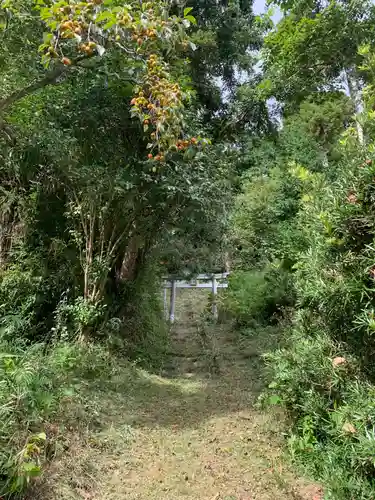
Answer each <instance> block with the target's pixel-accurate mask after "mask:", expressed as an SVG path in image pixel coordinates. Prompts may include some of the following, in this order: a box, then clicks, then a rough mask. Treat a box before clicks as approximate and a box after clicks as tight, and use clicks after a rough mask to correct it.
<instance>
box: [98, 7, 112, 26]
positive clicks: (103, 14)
mask: <svg viewBox="0 0 375 500" xmlns="http://www.w3.org/2000/svg"><path fill="white" fill-rule="evenodd" d="M113 17H114V16H113V14H112V12H110V11H109V10H104V11H103V12H101V13H100V14H99V15H98V16H97V17H96V22H97V23H100V21H107V19H113Z"/></svg>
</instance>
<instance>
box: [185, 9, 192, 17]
mask: <svg viewBox="0 0 375 500" xmlns="http://www.w3.org/2000/svg"><path fill="white" fill-rule="evenodd" d="M192 10H193V7H186V9H184V17H186V16H187V15H188V14H189V12H191V11H192Z"/></svg>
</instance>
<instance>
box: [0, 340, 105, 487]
mask: <svg viewBox="0 0 375 500" xmlns="http://www.w3.org/2000/svg"><path fill="white" fill-rule="evenodd" d="M111 369H112V363H111V358H110V356H109V354H108V353H107V352H106V351H105V350H104V349H103V348H102V347H100V346H99V345H97V346H94V345H88V344H87V345H83V344H73V343H71V344H68V343H59V344H57V345H54V346H53V347H52V348H51V349H50V350H49V352H45V346H43V345H40V344H34V345H33V346H31V347H26V346H25V345H22V344H21V343H17V342H15V341H12V342H11V343H10V342H6V341H4V340H2V341H1V342H0V380H1V382H0V495H5V496H7V495H8V494H19V493H22V492H23V491H24V490H25V488H26V487H27V486H28V484H29V483H30V481H32V480H33V478H35V477H38V476H40V474H41V473H42V467H43V463H44V461H45V459H46V454H47V451H48V449H49V448H50V447H51V446H52V445H53V442H52V439H53V437H52V436H50V435H49V433H48V430H47V427H48V422H50V421H51V420H53V419H54V418H57V416H58V414H59V411H60V405H61V404H62V403H63V401H64V399H65V398H68V399H71V398H72V397H75V393H76V391H78V390H79V386H80V384H81V383H82V381H83V380H85V379H87V378H94V377H97V376H99V375H100V376H103V374H108V375H109V373H110V371H111Z"/></svg>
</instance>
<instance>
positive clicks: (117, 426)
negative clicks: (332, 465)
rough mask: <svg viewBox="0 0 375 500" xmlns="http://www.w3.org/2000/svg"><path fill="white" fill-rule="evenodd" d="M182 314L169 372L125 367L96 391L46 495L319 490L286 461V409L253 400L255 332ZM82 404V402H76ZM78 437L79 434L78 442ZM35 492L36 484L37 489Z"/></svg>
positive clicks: (231, 497) (262, 499)
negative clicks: (258, 405) (267, 408)
mask: <svg viewBox="0 0 375 500" xmlns="http://www.w3.org/2000/svg"><path fill="white" fill-rule="evenodd" d="M235 335H236V334H234V333H233V332H232V331H229V330H228V328H227V327H223V326H216V327H215V328H214V329H213V330H210V329H208V330H206V331H203V330H202V327H197V323H196V322H195V320H194V318H191V319H190V321H185V322H182V323H181V322H178V323H177V325H176V327H175V328H174V331H173V344H172V349H173V355H172V356H171V358H170V362H169V363H168V365H167V366H166V367H165V370H164V372H163V373H162V374H161V375H155V374H150V373H148V372H146V371H143V370H141V369H138V368H134V367H131V368H130V367H123V368H122V369H121V370H119V372H118V374H117V375H116V376H114V377H113V379H112V380H110V381H108V382H107V383H106V384H105V385H104V386H101V387H98V388H96V390H95V393H94V392H93V391H92V388H91V389H90V391H92V392H93V393H92V396H91V397H92V402H91V406H90V407H89V408H88V407H86V408H82V412H83V413H82V416H83V415H84V414H87V413H88V414H90V415H91V420H90V423H89V424H88V425H87V426H86V427H85V431H84V432H83V431H82V426H80V427H79V428H78V427H77V428H76V427H75V424H74V422H73V420H74V418H77V415H72V435H71V436H69V437H68V438H67V439H66V441H67V442H69V443H70V446H69V449H68V450H66V451H65V453H64V454H63V455H62V457H63V458H62V459H60V460H55V461H54V464H53V466H51V469H50V470H49V471H48V474H47V475H46V476H47V477H48V480H47V479H45V480H44V481H45V484H42V485H38V491H39V493H38V495H37V496H38V498H39V499H43V500H46V499H47V498H48V499H49V500H57V499H59V500H78V499H85V500H120V499H121V500H123V499H129V500H136V499H137V500H146V499H155V500H156V499H157V500H169V499H170V500H172V499H173V500H176V499H177V500H178V499H186V500H198V499H199V500H214V499H215V500H219V499H220V500H224V499H225V500H249V499H259V500H268V499H269V500H271V499H272V500H274V499H280V500H282V499H293V498H297V499H311V500H312V499H315V498H320V496H314V493H316V492H317V490H316V488H314V487H311V486H306V484H305V483H303V482H299V481H295V480H294V479H293V477H292V476H291V474H289V473H288V472H287V471H285V470H284V467H283V466H282V465H281V461H280V453H281V451H280V446H281V441H282V431H283V425H284V423H283V418H281V415H280V414H279V415H272V414H270V413H267V414H265V413H263V412H261V411H259V410H257V409H255V408H254V403H255V402H256V399H257V396H258V395H259V392H260V390H261V388H262V383H261V370H260V368H261V361H260V358H259V352H258V347H257V346H256V341H255V340H253V341H251V340H243V341H241V339H238V338H234V336H235ZM75 411H76V410H75ZM72 443H73V444H72ZM33 498H34V499H35V493H34V494H33Z"/></svg>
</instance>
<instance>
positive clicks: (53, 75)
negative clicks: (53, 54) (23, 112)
mask: <svg viewBox="0 0 375 500" xmlns="http://www.w3.org/2000/svg"><path fill="white" fill-rule="evenodd" d="M66 70H67V67H66V66H59V67H58V68H55V69H54V70H52V71H50V72H49V73H48V74H47V75H46V76H45V77H44V78H41V79H40V80H38V81H36V82H34V83H32V84H30V85H28V86H27V87H24V88H23V89H20V90H16V91H15V92H13V93H12V94H10V96H8V97H6V98H5V99H2V100H1V101H0V112H2V111H5V110H6V109H7V108H9V107H10V106H11V105H12V104H14V103H15V102H17V101H19V100H20V99H22V98H23V97H26V96H28V95H30V94H33V93H34V92H36V91H37V90H39V89H42V88H43V87H46V86H47V85H51V84H53V83H56V80H57V79H58V78H59V76H61V75H63V74H64V73H65V71H66Z"/></svg>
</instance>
